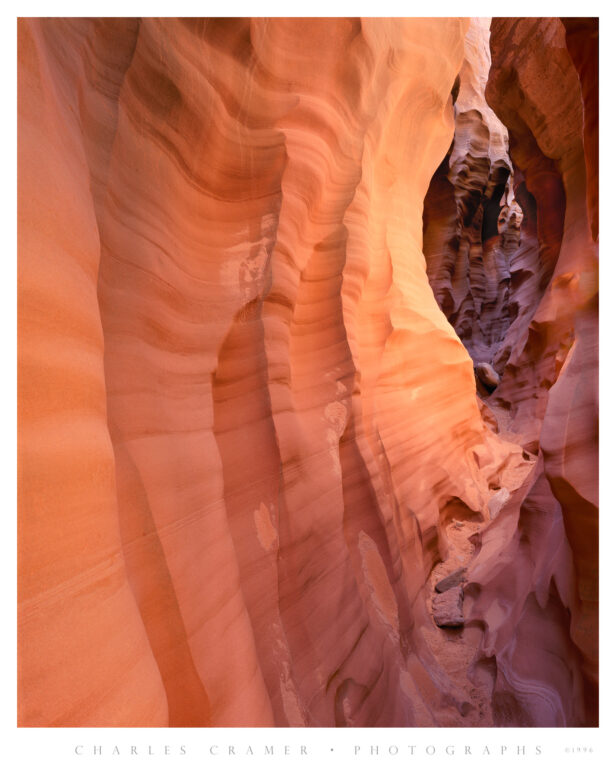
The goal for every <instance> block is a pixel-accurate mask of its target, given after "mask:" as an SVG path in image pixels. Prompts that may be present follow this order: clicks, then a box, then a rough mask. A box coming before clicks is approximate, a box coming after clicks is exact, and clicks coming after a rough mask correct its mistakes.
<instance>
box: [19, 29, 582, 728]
mask: <svg viewBox="0 0 616 772" xmlns="http://www.w3.org/2000/svg"><path fill="white" fill-rule="evenodd" d="M570 24H571V26H570V28H567V29H565V27H564V26H563V24H561V22H559V21H556V20H547V21H541V20H540V21H537V20H532V21H525V20H522V21H517V20H505V21H502V20H501V21H499V20H496V21H493V23H492V30H493V31H492V41H491V43H490V45H491V49H492V61H493V65H492V70H491V71H489V54H488V49H487V48H486V42H487V40H488V37H489V21H487V20H473V21H472V22H471V21H470V20H468V19H466V20H465V19H370V20H361V21H360V20H346V19H326V20H318V19H316V20H308V21H300V20H297V19H257V20H252V21H250V20H242V19H232V20H226V19H214V20H183V21H174V20H169V19H165V20H156V19H147V20H144V21H139V20H129V19H122V20H111V19H104V20H96V19H87V20H66V21H64V20H37V19H32V20H22V21H20V22H19V25H18V31H19V84H18V98H19V104H18V112H19V148H18V151H19V161H18V163H19V167H18V173H19V276H18V278H19V287H18V310H19V349H18V353H19V533H18V537H19V544H18V549H19V556H18V558H19V599H18V602H19V650H18V651H19V663H18V665H19V722H20V724H21V725H24V726H90V725H98V726H165V725H170V726H207V725H214V726H221V725H222V726H224V725H226V726H259V725H277V726H383V725H385V726H387V725H389V726H392V725H393V726H400V725H408V726H426V725H430V726H455V725H461V726H464V725H479V724H480V723H481V722H484V723H485V721H487V720H488V718H486V715H485V711H484V712H481V716H480V717H479V713H478V710H479V709H478V708H477V706H476V705H475V703H474V701H473V699H471V698H469V696H468V694H467V693H465V691H464V688H463V686H461V685H460V682H459V681H457V680H456V677H455V676H454V675H453V674H452V672H450V671H449V670H448V668H447V667H446V666H445V665H444V664H443V662H442V661H441V660H440V659H439V657H440V650H439V645H438V640H437V639H435V638H434V635H435V634H438V635H440V634H441V632H442V631H439V630H437V629H436V628H435V626H434V621H433V619H432V617H431V614H430V610H429V609H430V604H429V601H430V597H429V595H430V591H429V582H428V577H429V576H430V574H431V571H432V569H433V568H434V566H435V565H437V564H439V565H444V563H443V562H444V561H449V562H450V563H451V562H452V561H453V562H455V561H458V557H459V555H458V549H459V548H458V542H459V541H460V539H461V538H462V536H463V533H465V532H464V531H460V532H459V533H458V536H455V537H451V533H452V529H453V530H454V531H455V529H459V528H462V529H464V528H466V526H467V524H473V525H472V528H473V529H475V530H476V532H475V531H474V536H473V537H472V547H471V546H468V545H470V544H471V543H470V542H469V543H468V544H467V546H468V549H467V547H460V555H462V557H460V558H459V559H460V561H462V560H471V561H472V562H471V564H470V567H469V570H468V573H467V575H466V577H467V580H468V582H467V584H466V585H465V589H464V617H465V618H466V619H467V620H468V621H469V624H470V625H471V627H472V626H473V625H474V628H473V630H471V632H473V634H474V635H475V637H474V638H473V641H474V642H475V648H474V651H477V656H476V657H475V660H474V663H470V661H469V664H472V667H473V668H474V672H476V677H477V679H479V680H482V679H483V681H482V683H485V684H487V686H486V687H485V689H486V695H487V696H486V697H485V699H484V701H483V702H482V703H481V704H482V705H483V704H484V703H485V704H487V703H488V702H489V703H490V704H491V705H492V708H491V711H492V712H493V714H494V719H493V720H494V722H496V723H501V724H504V725H510V724H512V723H515V721H516V720H520V718H519V717H520V716H522V717H523V718H524V720H525V721H526V720H528V722H530V723H533V722H534V723H535V724H538V725H541V724H544V725H554V724H562V723H566V724H571V723H575V722H578V723H584V722H586V723H588V722H590V723H592V721H593V720H594V719H593V716H594V714H593V713H592V705H593V704H594V703H593V700H594V699H595V696H596V695H595V692H594V691H593V689H594V685H595V684H596V651H595V650H594V649H593V645H594V643H595V642H596V624H595V621H596V620H595V616H594V614H595V612H596V579H595V575H596V552H595V551H594V550H595V548H596V545H595V539H596V481H595V480H594V477H593V473H594V470H595V467H594V466H593V464H594V463H595V461H594V457H593V455H592V453H593V449H594V448H595V435H594V431H595V426H594V423H593V420H594V418H593V417H594V416H595V415H596V382H595V381H593V379H592V377H590V378H589V377H588V376H589V373H590V374H591V376H592V374H593V373H595V372H596V310H595V309H596V303H595V300H596V241H595V239H596V204H597V197H596V190H595V189H593V188H592V186H591V185H587V184H586V180H587V179H590V180H592V173H593V170H594V174H595V178H596V169H597V165H596V152H595V150H596V136H595V134H596V122H595V123H594V124H592V122H591V120H590V119H588V120H586V119H584V121H582V116H583V115H586V113H588V114H590V113H592V111H593V110H595V111H596V93H595V91H594V90H593V83H592V78H593V71H592V57H593V56H594V52H595V50H596V48H593V42H592V41H593V40H594V41H595V43H594V45H595V46H596V40H595V38H593V30H592V28H588V26H587V25H586V26H585V24H584V23H583V22H580V23H578V24H577V25H576V23H574V22H571V23H570ZM531 38H532V39H533V41H534V43H533V44H532V45H531V46H530V50H531V51H532V56H530V57H528V56H526V58H525V57H523V56H522V52H523V51H524V50H528V46H529V43H528V41H529V40H530V39H531ZM589 41H590V42H589ZM555 51H556V52H557V53H558V59H557V60H554V59H553V55H554V52H555ZM589 62H591V64H590V65H589ZM315 63H318V66H316V65H315ZM546 66H547V67H548V75H549V73H550V72H551V70H550V69H549V68H550V67H553V68H558V69H559V71H560V70H562V69H563V68H564V71H565V72H566V73H567V78H568V79H569V80H568V81H567V82H566V84H564V85H562V89H563V94H564V95H566V98H567V99H569V102H567V104H566V105H565V104H564V103H562V99H563V94H560V95H559V94H558V93H555V92H554V90H553V89H552V87H551V86H550V85H549V83H550V81H549V78H548V79H546V78H545V77H544V76H543V75H541V76H539V75H538V74H537V73H540V72H542V71H543V70H542V69H541V68H544V69H545V67H546ZM488 71H489V81H488ZM595 75H596V73H595ZM549 77H556V76H555V75H554V76H549ZM501 81H502V82H501ZM486 82H487V88H486ZM512 84H514V85H515V88H514V85H512ZM580 84H582V85H580ZM574 87H575V88H574ZM532 89H536V90H537V93H535V92H533V91H532ZM575 89H577V91H576V90H575ZM484 91H485V92H486V93H487V99H488V101H489V102H490V104H491V105H492V108H493V110H494V113H495V114H493V113H492V112H489V113H488V111H487V109H486V108H484V107H483V104H484V103H485V98H484ZM576 98H577V100H578V101H577V102H576ZM542 100H543V101H542ZM593 100H595V101H594V102H593ZM454 101H455V103H456V107H455V111H454ZM584 111H586V112H584ZM565 114H566V115H567V116H568V118H567V119H565V117H564V116H565ZM497 115H498V116H499V117H498V118H497V117H496V116H497ZM593 125H594V131H595V134H593ZM454 126H455V127H456V133H455V139H454ZM582 126H583V127H584V128H583V130H582ZM505 127H506V129H505ZM584 132H585V133H584ZM507 137H508V140H507ZM452 141H453V148H452V149H451V151H450V152H449V151H448V149H449V148H451V145H452ZM508 143H509V146H508ZM593 143H594V144H593ZM593 148H594V150H593ZM593 153H594V155H593ZM443 159H445V160H443ZM593 164H594V166H593ZM437 169H438V172H437V174H436V177H435V176H434V175H435V171H436V170H437ZM447 169H449V170H450V171H447ZM512 171H513V175H512ZM431 180H432V182H431ZM435 180H436V182H435ZM461 180H466V182H465V183H464V184H462V182H461ZM447 186H449V188H448V187H447ZM429 188H430V190H429ZM435 188H436V191H435V190H434V189H435ZM452 192H453V195H452ZM548 193H549V196H548ZM424 200H425V202H426V203H425V207H426V214H425V215H424V217H423V219H422V212H423V210H424ZM503 202H504V203H503ZM516 202H517V203H516ZM565 202H566V205H565ZM593 207H594V208H595V209H593ZM530 209H532V211H533V212H535V213H536V216H535V218H534V219H533V217H531V216H529V215H528V211H529V210H530ZM479 210H481V212H483V214H482V215H481V216H480V215H479V214H478V213H479ZM522 212H523V213H524V217H522V214H521V213H522ZM593 212H594V214H593ZM460 216H461V217H462V219H463V222H462V225H460V224H459V218H460ZM593 217H595V219H593ZM486 223H487V224H486ZM559 223H560V224H559ZM593 223H594V225H592V224H593ZM439 224H440V225H439ZM437 226H438V227H437ZM592 228H594V230H592ZM424 231H425V232H424ZM445 232H446V234H447V239H446V241H447V248H446V249H444V248H443V244H444V240H443V234H444V233H445ZM454 241H455V244H454ZM450 242H451V243H450ZM422 250H423V251H425V254H426V258H425V259H424V254H423V252H422ZM524 250H526V253H528V254H529V255H530V254H531V253H532V258H531V257H524V254H526V253H525V252H524ZM520 255H522V257H520ZM516 260H517V261H518V263H519V267H517V268H516V265H517V263H516ZM458 263H460V265H458ZM482 264H483V265H485V266H488V265H489V270H486V271H485V272H484V273H483V274H482V272H481V271H480V270H479V268H480V266H481V265H482ZM426 265H427V268H428V270H427V271H426ZM452 266H453V274H452V275H455V277H456V278H455V281H451V282H450V283H449V284H448V283H447V275H449V274H451V273H452V271H451V270H450V269H451V267H452ZM528 266H530V267H528ZM456 271H458V273H457V274H456ZM529 272H530V273H531V274H532V276H531V277H529V276H528V275H527V274H528V273H529ZM508 274H509V275H508ZM429 276H430V279H432V281H433V285H434V281H435V278H434V277H437V278H438V281H439V282H440V283H439V285H438V286H439V288H440V289H439V290H438V291H436V296H437V297H436V298H435V294H434V293H433V290H432V287H431V285H430V281H429V278H428V277H429ZM465 277H466V278H465ZM535 285H537V286H539V285H541V291H543V295H541V297H540V298H538V297H537V292H536V290H535ZM522 287H525V289H524V290H523V289H522ZM439 292H440V294H439ZM522 296H523V297H524V298H525V299H524V300H521V299H520V298H522ZM437 298H438V300H439V301H440V302H441V304H442V305H443V310H444V311H445V314H446V315H447V316H448V317H449V318H450V319H452V321H453V322H454V327H455V330H454V327H452V326H451V325H450V324H449V322H448V321H447V319H446V318H445V315H444V314H443V312H442V311H441V309H440V307H439V304H438V302H437ZM531 307H532V312H531V310H530V309H531ZM503 309H506V315H505V316H502V314H501V312H502V311H503ZM520 309H523V310H524V313H526V314H530V316H529V318H528V319H527V320H526V321H525V322H520V321H519V319H520V318H522V316H523V314H522V316H521V311H520ZM452 313H453V314H455V315H456V317H455V319H453V318H452V316H451V315H452ZM499 314H500V315H499ZM524 318H526V317H524ZM531 319H532V321H531V323H530V327H528V322H529V321H530V320H531ZM516 325H517V327H519V328H520V329H519V331H518V332H516V333H515V335H514V334H513V332H512V331H514V332H515V330H516V329H517V327H516ZM527 328H528V330H527ZM456 331H457V332H458V334H456ZM526 331H528V335H525V334H524V333H525V332H526ZM508 341H513V342H512V343H511V347H510V349H508ZM463 343H466V345H467V347H468V351H467V349H466V348H465V346H464V345H463ZM514 344H515V345H514ZM473 347H474V349H473ZM506 351H509V353H508V354H505V353H503V352H506ZM469 352H470V354H471V356H472V358H471V356H469ZM479 362H485V363H487V364H489V365H491V366H493V367H494V368H495V370H496V372H497V374H498V375H499V377H500V383H499V385H498V386H497V387H496V388H494V390H493V391H492V392H491V394H487V393H486V395H482V396H483V397H484V400H485V401H482V400H481V399H480V400H478V398H477V393H476V388H477V380H476V378H475V374H474V372H473V363H475V364H477V363H479ZM557 376H558V378H557ZM550 387H551V388H550ZM533 395H535V396H533ZM503 416H508V418H507V421H508V422H510V423H511V426H509V424H508V425H507V427H504V425H503V426H501V424H503V422H504V421H505V418H503ZM505 429H506V430H507V431H505ZM533 438H535V439H534V440H533ZM537 453H538V454H539V460H538V461H536V462H535V454H537ZM539 470H541V471H539ZM531 482H533V485H532V487H531ZM504 489H506V490H507V493H511V496H510V497H509V498H508V499H507V502H506V503H505V505H504V506H503V509H502V511H500V512H499V514H498V516H497V517H496V518H495V519H494V520H493V521H490V511H491V510H490V502H491V501H492V500H493V498H494V497H495V495H496V494H498V492H499V491H502V490H504ZM500 496H501V498H502V494H500ZM499 500H500V499H499ZM493 509H494V507H493V506H492V510H493ZM537 512H538V513H539V514H538V515H537ZM486 523H489V525H488V526H487V528H485V529H484V530H481V527H482V526H483V525H485V524H486ZM502 529H505V531H506V533H505V532H503V531H502ZM593 529H595V530H594V531H593ZM464 538H465V537H464ZM456 539H457V540H458V541H456ZM490 545H492V547H491V546H490ZM494 545H498V549H496V547H495V546H494ZM491 549H492V552H490V550H491ZM499 550H500V552H499ZM501 553H502V554H501ZM521 555H523V556H525V557H524V560H526V563H525V562H523V561H522V560H521ZM546 556H549V560H548V559H547V557H546ZM537 561H543V562H540V563H538V562H537ZM527 564H528V566H534V568H532V569H531V568H527V567H526V566H527ZM447 565H449V564H448V563H447ZM454 567H457V566H453V565H452V566H451V568H452V570H453V568H454ZM430 581H432V580H430ZM546 608H547V609H548V611H547V612H546ZM514 628H515V631H513V630H514ZM531 630H532V634H531V632H530V631H531ZM480 633H481V634H480ZM442 634H443V635H445V633H442ZM461 634H464V633H461ZM529 639H530V640H529ZM435 641H437V645H435ZM529 647H530V648H529ZM469 651H470V648H469ZM529 651H532V654H531V655H530V659H529V658H528V657H526V655H525V652H526V653H528V652H529ZM520 658H522V661H523V662H524V664H523V665H521V664H520V661H521V659H520ZM565 671H566V672H567V673H568V678H569V681H568V682H567V683H570V682H572V683H573V684H574V686H575V688H574V689H573V690H570V691H568V692H566V693H565V692H564V691H563V689H564V686H563V684H564V683H565V681H566V678H565ZM469 672H470V671H469ZM486 679H487V680H486ZM529 684H530V685H529ZM529 694H530V697H528V695H529ZM523 695H526V697H525V696H523ZM584 695H585V697H584ZM482 699H483V698H482ZM525 699H526V700H527V701H526V702H524V700H525ZM584 699H586V702H584ZM559 700H560V701H559ZM486 701H487V702H486ZM529 701H530V702H529ZM527 703H528V704H527ZM537 705H540V707H537ZM482 711H483V708H482ZM490 715H491V714H490ZM490 720H491V719H490Z"/></svg>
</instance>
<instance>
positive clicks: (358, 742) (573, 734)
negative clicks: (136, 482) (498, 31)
mask: <svg viewBox="0 0 616 772" xmlns="http://www.w3.org/2000/svg"><path fill="white" fill-rule="evenodd" d="M424 9H425V4H424V3H410V2H406V3H402V2H399V1H398V2H388V1H387V0H383V1H382V2H379V3H375V2H361V1H358V2H335V3H332V2H331V1H330V2H324V1H323V0H313V2H310V3H302V4H298V3H293V4H283V3H282V2H271V1H270V2H261V3H254V2H237V0H225V2H224V3H216V4H214V3H195V2H190V3H188V2H182V0H178V1H177V2H174V3H173V4H169V3H161V2H148V3H143V2H141V3H137V2H116V1H115V0H109V2H105V3H96V2H95V3H91V4H89V5H88V6H87V7H85V6H84V5H83V4H82V3H77V2H75V1H74V0H72V1H71V2H56V3H44V2H40V1H39V2H23V3H7V4H5V5H4V7H3V9H2V24H1V25H0V36H1V38H0V39H1V43H2V49H1V50H2V57H3V68H2V73H3V103H4V106H5V113H4V120H3V122H2V124H3V125H2V133H3V140H4V141H3V149H4V152H3V153H2V154H1V158H2V190H3V193H2V209H1V211H2V217H3V225H4V227H3V230H2V234H3V243H4V245H5V259H4V266H3V282H2V304H1V306H0V307H1V308H2V343H3V350H2V353H3V357H2V361H3V363H4V373H3V378H2V405H3V408H4V409H3V412H2V440H3V444H2V465H1V467H0V468H1V469H2V474H3V483H4V485H3V492H4V501H5V502H6V507H5V516H4V530H3V532H2V542H3V547H4V549H3V556H2V557H3V560H2V580H3V581H2V587H3V594H2V597H3V616H2V618H3V619H4V620H5V625H4V626H3V636H2V658H1V661H2V676H3V677H2V680H1V681H0V683H1V684H2V686H3V688H2V694H1V697H0V719H1V722H0V732H1V735H0V765H2V766H4V767H5V768H6V769H16V770H17V769H19V770H23V769H30V768H32V769H37V770H62V772H64V770H73V769H79V770H89V769H105V770H106V769H110V770H124V769H127V770H140V769H142V768H147V769H148V770H163V769H164V770H173V771H174V772H175V770H176V769H177V770H206V769H215V770H216V769H244V768H245V769H260V768H261V767H262V766H263V767H265V766H267V768H269V769H275V770H282V769H285V770H293V769H295V768H298V769H302V770H303V769H306V770H308V769H310V770H313V769H315V767H320V766H324V767H325V768H326V769H329V768H334V767H341V766H344V767H349V769H358V770H360V769H361V770H363V769H373V768H375V767H378V768H383V769H385V768H388V769H389V768H395V769H400V770H402V769H405V770H406V769H420V770H423V769H429V770H437V769H440V768H441V767H442V766H443V765H447V766H448V767H449V768H453V765H455V766H456V767H457V768H460V769H477V768H484V767H485V768H486V769H487V768H490V769H492V768H494V767H495V766H496V767H498V768H499V769H506V770H508V769H519V768H521V767H522V766H523V767H524V768H528V767H532V768H537V767H539V766H541V767H546V765H548V766H554V765H557V766H558V767H559V768H560V769H563V770H568V769H579V768H580V767H581V766H582V765H586V766H589V767H594V768H600V769H602V768H603V767H604V766H606V768H607V767H608V766H609V767H612V763H610V762H609V759H610V758H611V756H612V751H611V748H612V744H613V739H612V738H611V736H610V734H611V732H612V731H614V730H616V722H615V721H614V710H613V694H614V689H615V688H616V682H615V679H614V660H613V658H612V657H611V653H612V647H613V645H614V640H615V637H614V623H613V612H612V608H613V595H612V591H613V589H614V562H615V561H614V558H613V556H612V555H611V546H612V545H613V544H615V543H616V534H615V531H614V519H613V518H614V513H613V502H614V497H613V493H612V491H611V487H612V486H611V481H612V478H613V476H614V475H613V462H614V460H615V455H614V452H613V450H612V448H611V444H610V441H611V440H612V437H613V436H614V434H613V431H614V428H615V424H614V403H613V401H612V391H613V390H614V384H615V383H616V373H615V372H614V354H613V352H614V350H615V348H616V343H615V342H614V336H613V333H614V332H615V330H614V315H613V314H614V312H613V311H612V308H611V306H612V303H611V298H610V292H612V291H616V290H613V289H612V288H616V275H615V266H614V263H615V261H616V251H615V250H614V248H613V246H614V244H613V241H614V237H613V235H612V232H611V218H612V216H613V215H612V208H613V192H612V190H613V187H614V184H615V180H616V175H615V174H614V169H613V166H614V162H613V154H614V150H613V148H612V146H611V145H612V141H613V140H612V137H613V136H614V133H615V128H614V127H615V126H616V121H615V118H614V107H613V101H614V97H613V92H614V83H616V78H615V77H614V76H615V75H616V67H615V66H614V58H613V56H614V49H615V47H616V39H615V37H614V31H615V28H614V18H615V15H614V12H613V10H612V6H611V5H610V4H608V3H607V2H605V3H598V2H588V3H583V4H582V3H573V2H558V3H557V2H542V3H537V2H528V1H527V0H520V1H519V2H516V3H515V4H514V5H513V6H512V5H509V6H503V7H498V8H497V7H495V5H494V3H493V2H491V3H488V2H473V3H455V2H439V3H434V2H432V3H430V10H431V11H432V14H430V15H433V16H448V15H458V16H460V15H462V16H489V15H492V14H494V12H497V13H498V12H500V13H502V14H505V12H510V13H512V12H515V14H516V15H519V16H524V15H527V16H538V15H542V16H557V15H560V16H575V15H586V16H599V17H600V78H601V81H600V95H601V96H600V160H601V165H600V169H601V173H600V212H601V220H600V222H601V261H602V262H601V269H600V283H601V291H602V304H601V313H600V319H601V347H600V351H601V360H600V395H601V402H600V410H601V443H600V446H601V462H600V481H601V516H600V566H601V601H602V603H601V626H600V642H601V649H600V651H601V665H600V667H601V671H600V672H601V677H600V704H601V713H600V721H601V726H600V728H599V729H562V730H561V729H485V730H484V729H433V728H426V729H361V730H354V729H303V730H302V729H192V730H191V729H16V728H15V727H16V687H15V680H16V679H15V675H16V666H15V662H16V643H15V641H16V604H15V598H16V581H15V577H16V558H15V544H16V526H15V520H16V518H15V513H16V488H15V481H16V462H15V448H16V411H15V405H16V322H15V320H16V294H15V287H16V257H15V256H16V226H15V224H16V196H15V191H16V153H15V148H16V21H15V20H16V17H17V16H62V15H70V16H79V15H83V13H84V11H87V15H91V16H96V15H101V16H115V15H117V16H126V15H135V16H137V15H147V16H168V15H171V13H172V14H173V15H183V16H203V15H216V12H218V15H226V16H233V15H256V16H297V15H305V16H315V15H317V16H318V15H323V16H332V15H340V16H343V15H347V14H352V15H364V16H423V15H426V14H423V13H419V11H423V10H424ZM221 12H222V13H221ZM81 745H83V746H84V747H85V749H86V753H85V754H83V755H79V754H78V753H76V749H77V748H78V746H81ZM182 745H184V746H185V749H186V753H185V754H184V755H180V753H179V748H180V746H182ZM229 745H233V746H235V749H236V755H235V756H231V755H229V753H228V751H226V750H225V749H226V748H227V747H228V746H229ZM248 745H250V746H251V747H252V749H253V751H254V756H249V755H246V748H247V746H248ZM265 745H268V746H270V745H274V755H273V756H270V755H265V752H264V746H265ZM285 745H287V746H289V748H290V751H289V754H290V755H288V756H285V755H284V754H285V751H284V746H285ZM301 745H305V746H307V750H308V755H307V756H301V755H300V754H299V748H300V746H301ZM370 745H373V746H378V747H379V753H378V755H370V751H369V746H370ZM412 745H414V746H416V748H415V751H414V753H413V754H412V755H411V752H410V750H409V748H408V746H412ZM537 745H539V746H541V749H542V752H541V755H536V753H535V751H534V748H535V746H537ZM94 746H102V749H103V754H102V755H94V753H93V748H94ZM116 746H117V747H118V750H119V751H120V755H119V756H117V755H113V750H114V748H115V747H116ZM131 746H135V748H136V749H137V755H134V754H133V755H132V756H131V755H130V751H131ZM165 746H169V748H170V751H169V755H165ZM212 746H218V748H219V751H221V752H219V753H218V754H212V753H211V751H210V749H211V747H212ZM355 746H360V749H361V750H360V752H359V753H358V754H355V753H354V748H355ZM393 746H396V747H398V752H397V754H395V755H392V754H391V753H390V751H389V749H390V748H391V747H393ZM466 746H468V747H469V748H470V749H471V754H470V755H469V754H465V747H466ZM486 746H487V747H488V750H489V752H490V753H489V755H487V754H486V753H485V747H486ZM501 746H507V748H508V750H507V751H506V752H504V753H502V754H501V753H500V748H501ZM517 746H526V753H525V754H524V755H517V754H516V753H515V752H514V751H512V750H511V749H512V748H513V747H517ZM150 747H151V750H152V752H151V753H149V752H148V751H149V748H150ZM448 747H449V748H451V747H453V748H454V753H453V755H448V753H447V750H446V749H447V748H448ZM584 747H586V748H592V749H593V750H592V753H591V752H590V751H586V752H584V751H580V752H579V753H578V752H572V751H571V750H570V749H572V748H574V749H575V748H584ZM332 748H333V750H331V749H332ZM426 748H428V749H429V750H428V751H426ZM432 748H434V753H433V754H432V752H431V749H432ZM91 749H92V750H91ZM365 749H368V750H365ZM567 749H569V750H567Z"/></svg>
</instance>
